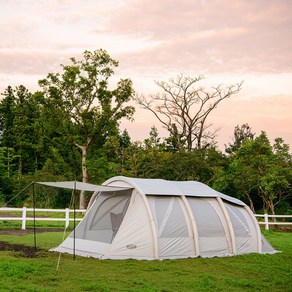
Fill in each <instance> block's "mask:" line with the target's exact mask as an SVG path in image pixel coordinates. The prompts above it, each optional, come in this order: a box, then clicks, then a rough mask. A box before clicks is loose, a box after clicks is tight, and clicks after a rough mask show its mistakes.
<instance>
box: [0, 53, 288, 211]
mask: <svg viewBox="0 0 292 292" xmlns="http://www.w3.org/2000/svg"><path fill="white" fill-rule="evenodd" d="M118 65H119V63H118V61H117V60H114V59H112V58H111V57H110V56H109V54H108V53H107V52H106V51H105V50H102V49H99V50H96V51H93V52H90V51H85V52H84V53H83V55H82V59H81V60H77V59H75V58H71V59H70V64H68V65H61V72H59V73H48V74H47V76H46V78H44V79H42V80H39V81H38V84H39V90H38V91H36V92H30V91H29V90H28V89H27V88H26V87H25V86H24V85H19V86H16V87H11V86H7V88H6V89H5V91H4V92H2V93H1V97H0V206H3V205H6V206H31V204H32V199H31V197H32V193H31V189H30V188H27V186H28V185H29V184H30V183H31V182H33V181H64V180H79V181H83V182H90V183H94V184H100V183H103V182H104V181H105V180H106V179H108V178H110V177H112V176H117V175H123V176H130V177H139V178H162V179H167V180H196V181H200V182H203V183H205V184H207V185H209V186H210V187H212V188H214V189H216V190H218V191H220V192H222V193H225V194H227V195H229V196H233V197H236V198H239V199H241V200H243V201H244V202H245V203H246V204H248V205H249V206H250V208H251V209H252V210H253V211H254V212H266V213H271V214H291V213H292V188H291V183H292V167H291V166H292V155H291V153H290V149H289V145H288V144H286V143H285V141H284V140H283V139H282V138H281V137H278V138H276V139H275V140H274V141H270V139H269V137H268V136H267V134H266V132H265V131H264V129H263V131H262V132H261V133H260V134H258V135H256V134H255V133H254V132H253V130H252V128H251V126H250V125H249V124H248V121H246V123H245V124H243V125H237V126H236V127H235V128H234V135H233V138H232V140H231V141H230V142H229V143H228V145H225V150H224V151H222V150H219V148H218V146H217V142H216V131H217V130H216V125H211V124H209V122H208V121H209V120H208V118H209V116H210V115H211V114H212V111H213V110H214V109H215V108H217V107H218V106H220V103H221V102H228V98H233V96H234V95H236V94H237V93H238V92H239V91H240V90H241V88H242V86H243V82H239V83H238V84H235V85H227V86H225V85H221V84H220V85H218V86H217V87H212V88H208V89H205V88H204V87H202V86H200V81H201V80H202V79H203V77H202V76H197V77H195V78H193V77H189V76H183V75H178V76H176V77H174V78H173V79H171V80H169V81H166V82H156V84H157V87H158V88H159V89H160V92H162V93H157V94H153V95H149V96H145V95H142V94H140V95H138V94H136V92H135V91H136V90H137V89H134V88H133V84H132V81H131V80H130V79H120V80H119V81H118V82H117V84H116V85H115V86H114V87H113V86H112V85H111V83H110V81H111V79H112V78H113V77H114V74H115V71H114V70H115V68H117V67H118ZM111 77H112V78H111ZM136 107H141V108H143V109H144V110H145V111H151V112H152V113H153V116H154V118H155V119H156V122H157V124H160V125H162V126H163V127H164V128H165V129H166V130H167V133H168V136H167V137H160V136H159V132H158V130H157V127H156V126H153V127H152V128H151V129H149V135H148V138H146V139H145V140H144V141H132V139H131V137H130V135H129V133H128V132H127V131H126V130H123V131H121V129H120V122H121V121H122V120H124V119H129V120H131V121H132V122H133V123H135V121H134V119H133V115H134V113H135V108H136ZM89 195H90V194H86V193H80V202H79V204H80V205H79V207H80V208H85V207H86V204H87V202H88V198H89ZM70 197H71V195H70V192H68V191H65V190H52V189H49V190H48V189H46V188H44V187H40V186H39V187H38V190H37V207H46V208H48V207H51V208H63V207H68V205H69V204H70Z"/></svg>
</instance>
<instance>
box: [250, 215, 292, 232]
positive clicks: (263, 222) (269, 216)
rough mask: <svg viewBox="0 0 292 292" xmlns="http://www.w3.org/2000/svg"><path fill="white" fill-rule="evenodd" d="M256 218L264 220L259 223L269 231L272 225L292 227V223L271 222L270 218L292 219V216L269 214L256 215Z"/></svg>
mask: <svg viewBox="0 0 292 292" xmlns="http://www.w3.org/2000/svg"><path fill="white" fill-rule="evenodd" d="M255 216H256V217H260V218H264V221H259V224H260V225H265V229H266V230H269V226H270V225H292V222H285V221H276V222H273V221H272V222H271V221H269V218H271V219H272V218H276V219H277V218H292V215H268V214H255Z"/></svg>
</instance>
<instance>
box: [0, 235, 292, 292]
mask: <svg viewBox="0 0 292 292" xmlns="http://www.w3.org/2000/svg"><path fill="white" fill-rule="evenodd" d="M265 236H266V237H267V239H268V240H269V241H270V243H271V244H272V245H273V246H274V248H276V249H277V250H280V251H282V252H281V253H277V254H274V255H259V254H250V255H243V256H235V257H226V258H209V259H203V258H195V259H181V260H164V261H138V260H115V261H114V260H96V259H92V258H82V257H76V259H75V260H73V259H72V256H71V255H64V254H62V255H61V259H60V265H59V269H58V270H56V267H57V263H58V257H59V254H58V253H54V252H48V249H49V248H51V247H54V246H56V245H58V244H59V243H60V242H61V241H62V238H63V233H62V232H47V233H39V234H37V246H38V251H37V257H32V258H28V257H25V256H24V255H23V253H22V252H16V251H12V250H5V251H0V291H13V292H14V291H292V233H291V232H290V233H289V232H280V231H268V232H265ZM0 241H5V242H9V243H14V244H24V245H28V246H33V244H34V238H33V234H26V235H21V236H20V235H2V234H1V235H0Z"/></svg>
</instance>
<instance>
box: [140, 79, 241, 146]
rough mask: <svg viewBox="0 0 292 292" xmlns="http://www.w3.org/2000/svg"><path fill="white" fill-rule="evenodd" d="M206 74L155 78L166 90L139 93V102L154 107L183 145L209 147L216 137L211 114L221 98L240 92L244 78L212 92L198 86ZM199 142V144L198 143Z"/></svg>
mask: <svg viewBox="0 0 292 292" xmlns="http://www.w3.org/2000/svg"><path fill="white" fill-rule="evenodd" d="M202 79H203V77H201V76H199V77H197V78H191V77H185V76H183V75H179V76H177V78H175V79H174V78H172V79H170V80H169V82H164V81H162V82H157V81H156V82H155V83H156V84H157V85H158V86H159V87H160V88H161V89H162V90H163V93H157V94H155V95H150V96H149V97H148V98H147V97H146V96H145V95H140V96H136V101H137V102H138V104H139V105H140V106H141V107H142V108H144V109H147V110H149V111H151V112H152V113H153V114H154V115H155V117H156V118H157V119H158V120H159V122H160V123H161V124H162V125H163V126H164V127H165V128H166V129H167V130H168V132H169V133H170V136H171V137H172V138H171V140H172V144H173V143H174V141H173V140H174V138H175V139H176V141H177V144H178V145H179V148H182V147H186V148H187V150H192V149H193V148H198V149H200V148H203V147H207V146H208V145H209V144H210V142H211V141H212V140H213V139H214V138H215V133H216V131H213V130H211V129H210V127H211V125H210V124H208V123H207V118H208V117H209V115H210V114H211V112H213V110H214V109H215V108H216V107H217V106H218V104H219V103H220V102H222V101H223V100H225V99H227V98H229V97H231V96H232V95H234V94H236V93H238V92H239V91H240V89H241V86H242V82H241V83H238V84H235V85H230V86H228V87H225V88H223V87H222V85H218V86H216V87H212V88H211V89H210V91H209V92H208V91H207V90H205V89H204V88H203V87H196V85H197V83H198V82H199V81H201V80H202ZM194 145H195V146H194Z"/></svg>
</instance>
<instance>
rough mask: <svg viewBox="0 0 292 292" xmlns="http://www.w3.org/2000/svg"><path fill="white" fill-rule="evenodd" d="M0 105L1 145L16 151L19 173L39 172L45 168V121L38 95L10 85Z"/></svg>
mask: <svg viewBox="0 0 292 292" xmlns="http://www.w3.org/2000/svg"><path fill="white" fill-rule="evenodd" d="M2 95H3V96H4V98H3V99H2V101H1V103H0V116H1V125H0V128H1V146H2V147H8V148H13V149H14V152H15V153H14V154H15V155H17V156H18V174H19V175H22V174H23V173H24V174H25V173H28V172H34V171H37V170H38V169H39V168H40V167H41V161H40V160H41V156H42V152H43V149H42V148H43V147H42V145H43V144H42V137H43V132H42V130H43V129H42V121H41V119H42V118H41V107H40V105H39V103H38V94H37V93H36V94H32V93H30V92H29V91H28V89H27V88H25V87H24V86H23V85H20V86H17V87H16V88H12V87H11V86H8V87H7V89H6V90H5V91H4V93H3V94H2Z"/></svg>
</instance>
